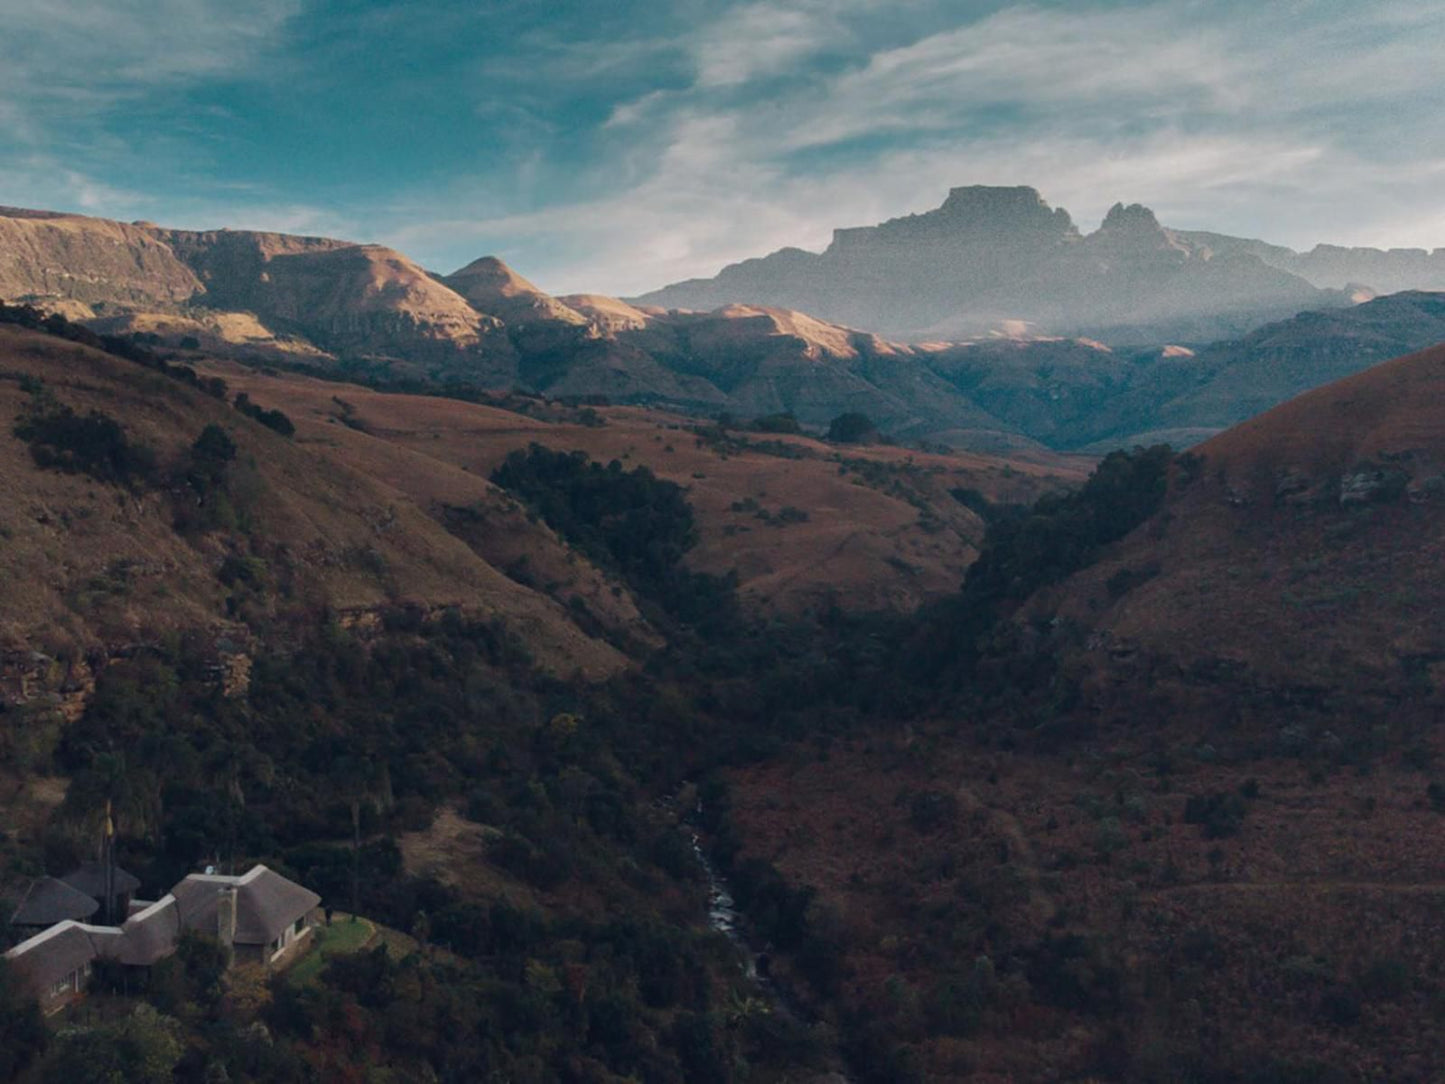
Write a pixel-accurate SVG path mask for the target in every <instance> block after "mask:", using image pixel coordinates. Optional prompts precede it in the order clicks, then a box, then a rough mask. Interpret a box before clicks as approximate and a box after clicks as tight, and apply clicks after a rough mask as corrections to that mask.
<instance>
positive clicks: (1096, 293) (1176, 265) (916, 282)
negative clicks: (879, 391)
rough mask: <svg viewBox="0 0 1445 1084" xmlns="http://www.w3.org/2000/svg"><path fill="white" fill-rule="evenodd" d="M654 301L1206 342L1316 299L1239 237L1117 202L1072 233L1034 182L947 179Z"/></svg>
mask: <svg viewBox="0 0 1445 1084" xmlns="http://www.w3.org/2000/svg"><path fill="white" fill-rule="evenodd" d="M635 300H636V301H638V302H639V303H645V304H652V305H659V306H663V307H666V308H693V309H712V308H717V307H719V306H721V305H727V304H734V303H741V304H755V305H772V306H779V307H784V308H792V309H799V310H802V311H804V312H810V313H813V314H814V315H816V316H819V317H821V318H823V319H827V320H831V321H834V322H837V323H842V324H847V325H849V326H851V327H860V328H866V329H868V330H869V331H874V332H877V333H879V334H882V335H888V336H891V337H894V338H900V339H905V340H912V341H919V340H927V339H958V338H971V337H975V336H978V335H982V334H986V333H988V332H989V331H993V330H997V329H999V328H1000V327H1017V326H1019V325H1023V326H1025V327H1027V328H1028V329H1029V330H1030V331H1033V332H1036V333H1042V334H1055V335H1089V336H1092V337H1094V338H1099V339H1102V340H1104V341H1106V342H1111V343H1118V342H1158V341H1181V340H1182V341H1194V342H1199V341H1208V340H1210V339H1216V338H1221V337H1226V336H1232V335H1237V334H1240V333H1242V332H1244V331H1247V330H1249V329H1250V328H1251V327H1254V326H1257V325H1258V324H1260V323H1263V322H1266V321H1268V320H1270V319H1277V318H1279V317H1280V316H1286V315H1292V314H1293V313H1295V312H1298V311H1299V310H1300V309H1302V308H1305V307H1309V306H1319V305H1321V304H1324V303H1327V302H1328V301H1329V300H1330V299H1329V296H1328V295H1326V294H1324V293H1322V292H1321V291H1320V290H1319V289H1317V288H1316V287H1314V286H1312V285H1311V284H1310V283H1308V282H1306V281H1305V280H1304V279H1302V278H1300V277H1299V276H1297V275H1295V274H1292V273H1290V272H1289V271H1286V270H1281V269H1280V268H1278V267H1275V266H1271V265H1270V263H1268V262H1267V261H1266V260H1265V259H1263V258H1262V257H1261V256H1260V255H1259V254H1257V253H1255V252H1252V251H1249V250H1248V249H1247V247H1241V246H1234V247H1229V248H1227V249H1220V250H1219V251H1216V250H1215V249H1212V248H1210V247H1209V246H1207V245H1203V244H1197V243H1195V242H1192V241H1190V240H1189V239H1188V237H1187V236H1186V235H1183V234H1179V233H1176V232H1175V231H1172V230H1168V229H1165V228H1164V227H1162V226H1160V224H1159V222H1158V221H1157V220H1156V219H1155V217H1154V214H1153V212H1151V211H1150V210H1148V208H1145V207H1142V206H1140V205H1138V204H1134V205H1131V206H1128V207H1126V206H1124V205H1122V204H1116V205H1115V206H1114V207H1113V208H1112V209H1111V210H1110V211H1109V213H1108V216H1107V217H1106V218H1105V219H1104V222H1103V224H1102V225H1101V226H1100V227H1099V229H1098V230H1096V231H1095V232H1094V233H1091V234H1087V235H1085V234H1081V233H1080V232H1079V230H1078V229H1077V228H1076V227H1075V225H1074V223H1073V220H1072V219H1071V218H1070V217H1069V214H1068V212H1067V211H1065V210H1063V209H1062V208H1050V207H1049V205H1048V204H1047V203H1046V202H1044V199H1043V197H1042V196H1040V195H1039V193H1038V192H1037V191H1036V190H1034V189H1033V188H1027V187H1016V188H994V187H987V186H982V185H975V186H971V187H966V188H955V189H953V190H952V191H951V192H949V194H948V198H947V199H946V200H945V201H944V203H943V205H942V206H941V207H939V208H937V209H936V210H933V211H928V212H926V213H924V214H916V215H907V216H905V217H903V218H895V219H890V220H889V221H887V222H884V223H882V224H880V225H877V226H866V227H861V228H854V229H839V230H835V231H834V233H833V242H832V244H830V245H829V246H828V248H827V249H826V250H825V251H823V252H822V253H817V254H815V253H810V252H804V251H802V250H801V249H795V248H793V249H782V250H780V251H778V252H775V253H773V254H772V255H771V256H766V257H763V258H762V259H757V260H747V261H744V262H743V263H739V264H733V265H731V266H729V267H725V268H724V269H723V270H722V271H721V272H719V274H718V275H717V277H716V278H713V279H692V280H689V281H687V282H682V283H677V284H675V285H672V286H668V287H665V288H663V289H661V290H657V291H654V292H652V293H649V294H644V295H642V296H641V297H639V298H637V299H635Z"/></svg>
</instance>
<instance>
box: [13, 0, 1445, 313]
mask: <svg viewBox="0 0 1445 1084" xmlns="http://www.w3.org/2000/svg"><path fill="white" fill-rule="evenodd" d="M0 25H3V27H4V34H3V35H0V204H14V205H20V206H39V207H52V208H57V209H62V210H74V211H83V212H86V213H90V214H98V215H105V216H108V217H116V218H122V219H136V218H146V219H152V220H154V221H158V222H162V223H164V224H167V225H179V226H195V227H202V226H204V227H214V226H221V225H229V226H234V227H251V228H266V229H280V230H288V231H297V232H309V233H325V234H329V235H334V236H342V237H349V238H355V239H358V240H368V241H380V242H383V243H387V244H391V245H395V246H396V247H398V248H401V249H402V250H403V251H405V252H407V253H408V254H410V255H412V256H413V257H415V258H417V259H418V260H420V261H421V262H423V263H424V264H426V265H427V266H428V267H431V268H434V269H437V270H441V271H450V270H453V269H455V268H456V267H458V266H460V265H462V264H464V263H466V262H468V261H469V260H471V259H473V258H474V257H476V256H479V255H483V254H487V253H494V254H497V255H500V256H501V257H503V258H504V259H506V260H507V261H508V262H509V263H511V264H512V265H513V266H514V267H516V268H517V269H518V270H519V271H521V272H522V273H523V274H526V275H528V276H529V277H531V278H532V279H534V280H535V281H537V282H538V283H539V285H541V286H543V287H544V288H547V289H550V290H552V291H554V292H571V291H579V290H591V291H598V292H611V293H631V292H639V291H642V290H645V289H648V288H651V287H655V286H660V285H662V284H664V283H666V282H669V281H673V280H676V279H679V278H683V277H687V276H690V275H702V274H712V273H713V272H715V271H716V270H717V269H718V267H720V266H721V265H723V264H724V263H727V262H730V261H732V260H736V259H740V258H744V257H747V256H751V255H760V254H762V253H765V252H768V251H771V250H773V249H775V248H779V247H781V246H783V245H799V246H802V247H808V248H815V249H817V248H821V247H823V246H824V245H826V243H827V241H828V237H829V233H830V231H831V229H832V228H833V227H835V226H847V225H862V224H867V223H871V222H875V221H879V220H881V219H883V218H886V217H890V216H893V215H897V214H903V213H907V212H910V211H917V210H924V209H927V208H929V207H933V206H936V205H937V204H939V203H940V202H941V201H942V199H943V197H944V195H945V194H946V192H947V189H948V188H949V187H951V186H953V185H959V184H976V183H983V184H1032V185H1034V186H1035V187H1036V188H1038V189H1039V190H1040V191H1041V192H1042V193H1043V194H1044V196H1045V198H1047V199H1048V200H1049V201H1050V202H1051V203H1053V204H1055V205H1061V206H1064V207H1067V208H1068V209H1069V211H1070V212H1071V213H1072V214H1073V215H1074V217H1075V220H1076V221H1077V222H1078V223H1079V224H1080V226H1081V227H1083V228H1085V229H1091V228H1093V227H1094V226H1096V225H1097V223H1098V220H1099V219H1100V217H1102V215H1103V213H1104V211H1105V210H1106V209H1107V208H1108V206H1109V205H1110V204H1111V203H1113V202H1114V201H1115V200H1124V201H1126V202H1132V201H1139V202H1143V203H1146V204H1148V205H1149V206H1151V207H1153V208H1155V210H1156V211H1157V212H1158V213H1159V215H1160V217H1161V219H1163V220H1164V221H1165V222H1166V223H1167V224H1169V225H1174V226H1179V227H1183V228H1212V229H1218V230H1221V231H1224V232H1231V233H1239V234H1244V235H1249V236H1261V237H1265V238H1267V239H1269V240H1274V241H1278V242H1281V243H1285V244H1291V245H1294V246H1296V247H1308V246H1309V245H1312V244H1313V243H1315V242H1316V241H1321V240H1323V241H1332V242H1339V243H1350V244H1378V245H1408V246H1421V247H1435V246H1445V196H1442V194H1445V75H1442V73H1441V70H1440V58H1441V57H1442V56H1445V4H1441V3H1439V2H1438V0H1428V2H1424V0H1370V2H1369V3H1359V2H1353V0H1352V2H1339V0H1328V2H1327V0H1272V2H1271V3H1267V4H1259V3H1257V2H1253V3H1233V2H1230V0H1215V2H1210V3H1204V2H1199V0H1155V2H1142V3H1102V2H1096V3H1091V2H1088V0H1081V2H1073V3H1063V4H1047V3H1031V4H1016V3H983V2H978V3H973V2H968V0H892V2H889V3H882V2H877V0H790V2H782V0H750V2H727V0H709V2H707V3H703V2H700V0H671V2H656V0H652V2H642V0H608V2H605V3H602V2H597V0H592V2H590V3H577V2H572V0H561V2H557V0H490V2H485V0H484V2H480V3H477V2H473V3H451V2H446V0H439V2H410V0H394V2H363V0H349V2H335V0H250V2H248V3H246V4H236V3H234V2H233V0H3V3H0Z"/></svg>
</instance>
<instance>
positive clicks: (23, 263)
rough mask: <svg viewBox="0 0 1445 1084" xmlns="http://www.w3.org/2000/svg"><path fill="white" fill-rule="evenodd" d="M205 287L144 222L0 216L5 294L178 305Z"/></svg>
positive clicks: (0, 289) (0, 288)
mask: <svg viewBox="0 0 1445 1084" xmlns="http://www.w3.org/2000/svg"><path fill="white" fill-rule="evenodd" d="M204 292H205V286H204V285H203V284H202V283H201V281H200V279H199V278H198V277H197V276H196V274H195V272H194V271H192V270H191V268H189V267H188V266H187V265H186V264H185V263H184V262H183V261H182V260H180V259H178V258H177V257H176V254H175V253H174V252H173V251H172V250H171V248H170V246H169V245H167V244H166V243H165V241H164V240H162V239H161V238H160V237H158V236H157V235H156V233H155V231H153V230H151V229H148V228H146V227H143V226H133V225H127V224H125V223H123V222H110V221H107V220H105V219H100V218H85V217H82V216H80V215H49V216H47V215H44V214H41V213H37V212H20V213H15V212H6V213H3V214H0V298H9V299H11V300H15V299H22V300H36V301H49V300H52V299H67V300H73V301H78V302H83V303H85V304H90V305H94V304H96V303H100V304H102V305H106V304H120V305H144V306H173V305H179V304H182V303H184V302H186V301H188V300H190V299H191V298H192V297H194V296H195V295H197V294H201V293H204Z"/></svg>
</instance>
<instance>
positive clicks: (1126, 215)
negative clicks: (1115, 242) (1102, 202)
mask: <svg viewBox="0 0 1445 1084" xmlns="http://www.w3.org/2000/svg"><path fill="white" fill-rule="evenodd" d="M1163 228H1164V227H1163V226H1161V225H1159V219H1158V218H1156V217H1155V216H1154V212H1153V211H1151V210H1150V209H1149V208H1148V207H1145V206H1144V205H1143V204H1142V203H1131V204H1129V205H1128V206H1125V205H1124V204H1122V203H1116V204H1114V206H1112V207H1110V208H1109V213H1108V214H1106V215H1105V216H1104V222H1103V225H1101V226H1100V227H1099V229H1101V230H1110V231H1114V230H1118V231H1121V232H1122V231H1126V230H1127V231H1129V232H1131V233H1158V232H1160V231H1162V230H1163Z"/></svg>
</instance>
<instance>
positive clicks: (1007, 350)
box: [0, 186, 1445, 451]
mask: <svg viewBox="0 0 1445 1084" xmlns="http://www.w3.org/2000/svg"><path fill="white" fill-rule="evenodd" d="M1437 255H1438V254H1437ZM1440 265H1441V260H1440V259H1439V258H1437V256H1432V255H1430V254H1426V253H1424V252H1423V251H1421V252H1415V251H1391V252H1380V251H1378V250H1359V249H1355V250H1343V249H1330V248H1326V247H1324V246H1321V247H1319V248H1316V249H1315V250H1313V251H1312V252H1311V253H1307V254H1304V255H1301V254H1298V253H1292V252H1291V251H1290V250H1288V249H1282V248H1279V247H1277V246H1271V245H1267V244H1265V243H1263V242H1254V241H1245V240H1241V239H1237V238H1229V237H1224V236H1222V235H1216V234H1206V233H1197V232H1196V233H1184V232H1179V231H1173V230H1168V229H1166V228H1164V227H1162V226H1161V225H1160V224H1159V223H1158V221H1157V220H1156V219H1155V217H1154V216H1153V214H1152V213H1151V212H1150V211H1148V210H1147V209H1145V208H1143V207H1140V206H1137V205H1135V206H1131V207H1123V206H1116V207H1115V208H1114V210H1112V211H1111V212H1110V213H1109V215H1108V217H1107V218H1106V219H1105V221H1104V224H1103V225H1102V226H1101V228H1100V229H1099V230H1097V231H1095V232H1094V233H1092V234H1088V235H1084V234H1081V233H1080V231H1079V230H1078V229H1077V228H1076V227H1075V226H1074V224H1073V222H1072V220H1071V219H1070V217H1069V215H1068V213H1067V212H1066V211H1064V210H1063V209H1051V208H1050V207H1049V206H1048V205H1047V204H1046V203H1045V202H1044V201H1043V199H1042V198H1041V197H1040V196H1039V194H1038V193H1037V192H1036V191H1035V190H1034V189H1032V188H985V187H978V186H975V187H970V188H956V189H954V190H953V191H952V193H951V194H950V195H949V198H948V200H947V201H946V202H945V203H944V205H943V206H942V207H941V208H939V209H938V210H936V211H931V212H928V213H926V214H922V215H911V216H907V217H905V218H899V219H894V220H891V221H889V222H885V223H883V224H882V225H879V226H874V227H865V228H861V229H848V230H839V231H837V233H836V235H835V239H834V243H833V244H832V245H831V246H830V247H829V249H828V250H827V251H826V252H824V253H822V254H818V255H814V254H811V253H805V252H802V251H800V250H796V249H785V250H782V251H780V252H778V253H774V254H773V255H772V256H769V257H766V258H764V259H762V260H755V261H748V262H746V263H743V264H739V265H735V266H733V267H730V268H727V269H725V270H724V271H723V272H722V273H721V274H720V275H719V276H718V277H717V278H716V279H712V280H698V281H694V282H690V283H682V284H678V285H676V286H672V287H667V288H665V289H663V290H661V291H658V292H656V293H654V294H650V295H647V296H646V297H644V298H642V299H638V300H637V301H635V302H629V301H624V300H621V299H617V298H610V297H604V296H600V295H576V296H571V297H565V298H556V297H552V296H549V295H548V294H546V293H545V292H543V291H542V290H540V289H539V288H537V287H536V286H535V285H533V284H532V283H531V282H529V281H528V280H527V279H525V278H524V277H522V276H521V275H519V274H517V273H516V272H515V271H514V270H512V269H511V268H509V267H508V266H507V265H506V264H505V263H503V262H502V261H501V260H499V259H497V258H495V257H492V256H486V257H482V258H480V259H477V260H474V261H472V262H471V263H469V264H468V265H466V266H465V267H463V268H460V269H459V270H457V271H455V272H453V273H451V274H448V275H442V274H437V273H435V272H432V271H429V270H427V269H425V268H422V267H421V266H419V265H418V264H416V263H415V262H413V261H412V260H410V259H409V258H407V257H406V256H405V255H403V254H402V253H400V252H397V251H395V250H393V249H389V248H386V247H383V246H380V245H371V244H355V243H352V242H348V241H343V240H334V239H328V238H318V237H300V236H294V235H288V234H277V233H261V232H252V231H243V230H217V231H188V230H174V229H167V228H163V227H159V226H154V225H151V224H149V223H131V224H126V223H120V222H111V221H107V220H105V219H96V218H88V217H83V216H78V215H65V214H56V213H52V212H45V211H25V210H14V209H0V298H4V299H9V300H12V301H13V300H25V301H33V302H35V303H38V304H40V305H42V306H44V307H47V308H49V309H52V310H55V311H59V312H62V313H63V314H65V315H67V316H68V317H70V318H72V319H76V320H82V321H85V322H87V323H89V324H90V325H91V326H92V327H94V328H95V329H96V330H99V331H102V332H106V333H110V334H119V335H139V336H142V337H144V338H145V339H146V340H147V341H152V342H158V343H163V344H165V345H168V346H170V347H172V348H192V349H203V350H205V351H208V352H210V353H213V354H224V355H227V356H231V357H235V358H237V359H239V360H248V361H252V362H265V363H270V364H274V363H289V364H301V365H306V366H319V367H323V368H330V369H338V370H341V371H344V372H356V373H361V374H366V375H368V376H370V377H373V378H380V379H386V380H391V381H395V380H412V381H415V380H425V381H440V382H447V381H453V382H456V381H459V382H464V383H467V384H472V385H475V386H479V387H486V388H498V389H512V388H519V389H523V390H527V391H532V392H541V393H545V394H548V395H552V396H558V397H576V398H598V397H601V398H605V399H607V400H608V401H611V402H617V403H633V404H645V405H657V406H665V407H668V408H673V409H680V410H684V411H688V412H693V413H702V414H709V415H716V414H719V413H722V412H728V413H731V414H733V415H735V416H740V417H744V418H747V417H758V416H762V415H768V414H774V413H781V412H790V413H792V414H794V415H795V416H796V417H797V418H798V419H799V421H801V422H802V423H803V424H804V425H805V426H808V427H813V428H815V429H822V428H825V427H826V426H827V425H828V423H829V421H830V420H831V419H832V418H834V417H836V416H838V415H839V414H842V413H844V412H847V411H859V412H863V413H866V414H868V415H869V416H870V417H871V418H872V419H873V420H874V421H875V422H876V423H877V424H878V425H879V427H880V428H881V429H882V430H883V431H885V432H887V433H889V434H891V435H893V436H895V437H897V438H899V439H905V440H912V441H918V440H924V441H929V442H932V443H936V444H946V445H949V446H952V447H957V448H968V449H978V450H994V451H997V450H1015V451H1017V450H1022V449H1027V448H1038V447H1039V446H1046V447H1049V448H1054V449H1060V450H1069V449H1087V450H1101V449H1106V448H1108V447H1113V446H1119V445H1127V444H1129V443H1131V442H1135V441H1139V440H1152V439H1168V440H1171V441H1173V442H1174V443H1176V444H1178V445H1180V446H1183V445H1187V444H1189V443H1191V442H1193V441H1196V440H1199V439H1203V438H1205V437H1207V436H1209V435H1210V434H1212V433H1214V432H1217V431H1218V430H1219V429H1221V428H1223V427H1225V426H1227V425H1229V424H1232V423H1233V422H1236V421H1239V420H1241V419H1243V418H1245V417H1249V416H1250V415H1252V414H1254V413H1258V412H1259V411H1261V410H1264V409H1267V408H1269V407H1270V406H1273V405H1274V404H1275V403H1278V402H1280V401H1282V400H1283V399H1285V398H1288V397H1289V396H1291V395H1294V394H1297V393H1298V392H1300V391H1303V390H1306V389H1308V388H1311V387H1314V386H1316V385H1318V384H1321V383H1324V382H1325V381H1327V380H1330V379H1333V378H1335V377H1338V376H1342V375H1346V374H1347V373H1348V372H1353V371H1355V370H1356V369H1357V368H1360V367H1362V366H1363V365H1365V364H1368V363H1370V362H1373V361H1377V360H1383V359H1384V358H1386V357H1390V356H1394V355H1395V354H1399V353H1403V352H1407V351H1409V350H1413V349H1419V348H1420V347H1422V346H1425V345H1427V344H1429V343H1431V342H1434V341H1436V339H1437V338H1438V337H1439V334H1440V330H1441V326H1440V317H1439V315H1438V313H1437V311H1436V310H1437V308H1438V306H1437V305H1436V303H1435V301H1434V300H1432V298H1431V296H1430V295H1428V294H1418V293H1417V294H1402V295H1400V296H1399V297H1395V298H1392V299H1381V300H1377V301H1372V302H1370V303H1368V304H1365V305H1361V306H1356V305H1354V304H1353V299H1358V298H1359V297H1365V296H1369V293H1370V292H1371V288H1378V287H1377V283H1388V284H1389V285H1390V286H1397V285H1399V284H1401V283H1407V284H1410V285H1412V286H1413V287H1417V288H1418V287H1426V286H1430V285H1434V284H1436V283H1437V281H1445V272H1442V271H1441V270H1440ZM1354 271H1359V272H1361V274H1360V275H1355V274H1354V273H1353V272H1354ZM1369 274H1373V275H1374V276H1375V279H1374V281H1371V280H1370V279H1369V277H1368V275H1369ZM1311 277H1312V278H1313V279H1314V280H1315V281H1314V282H1311V281H1308V278H1311ZM1361 280H1363V282H1364V285H1363V286H1360V285H1358V283H1359V282H1360V281H1361ZM1347 281H1348V282H1351V283H1354V284H1355V285H1354V286H1352V289H1351V291H1350V292H1349V294H1348V295H1347V294H1346V293H1344V292H1342V291H1340V290H1337V289H1322V288H1320V286H1319V285H1318V284H1320V283H1331V284H1343V283H1345V282H1347ZM1302 310H1303V311H1305V312H1307V313H1308V315H1299V314H1300V313H1301V312H1302ZM1270 320H1273V321H1275V322H1274V323H1269V322H1268V321H1270ZM1261 325H1264V326H1261ZM860 329H866V330H860ZM1085 332H1089V333H1091V334H1089V335H1085V334H1084V333H1085ZM890 336H891V337H890ZM1184 343H1188V344H1190V345H1189V346H1185V345H1181V344H1184ZM1111 344H1112V345H1111ZM1126 344H1135V345H1126ZM1201 344H1204V345H1201Z"/></svg>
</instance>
